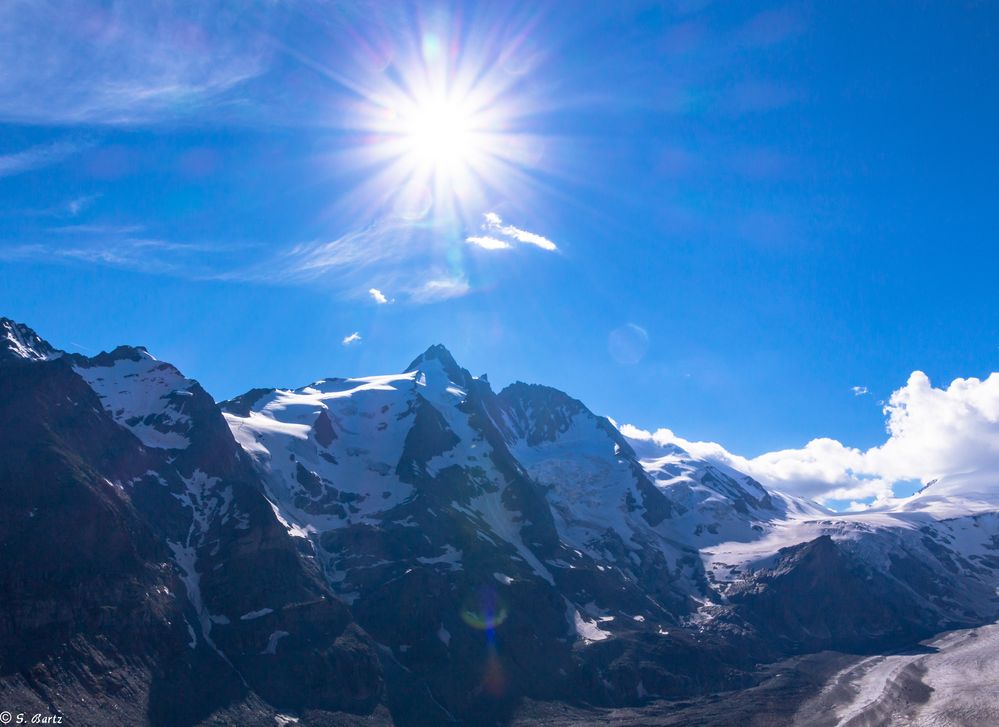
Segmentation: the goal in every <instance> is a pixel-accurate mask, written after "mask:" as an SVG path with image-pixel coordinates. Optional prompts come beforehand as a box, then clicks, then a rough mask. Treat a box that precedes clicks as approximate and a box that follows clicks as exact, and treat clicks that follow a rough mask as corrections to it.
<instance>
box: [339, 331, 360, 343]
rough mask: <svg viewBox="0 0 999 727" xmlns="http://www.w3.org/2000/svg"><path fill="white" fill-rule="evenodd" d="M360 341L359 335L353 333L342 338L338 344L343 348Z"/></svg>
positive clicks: (355, 332)
mask: <svg viewBox="0 0 999 727" xmlns="http://www.w3.org/2000/svg"><path fill="white" fill-rule="evenodd" d="M360 340H361V334H360V333H358V332H357V331H354V332H353V333H351V334H350V335H349V336H344V337H343V340H342V341H341V342H340V343H342V344H343V345H344V346H350V345H352V344H355V343H357V342H358V341H360Z"/></svg>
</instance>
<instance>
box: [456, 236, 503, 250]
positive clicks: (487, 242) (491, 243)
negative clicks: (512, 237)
mask: <svg viewBox="0 0 999 727" xmlns="http://www.w3.org/2000/svg"><path fill="white" fill-rule="evenodd" d="M465 242H467V243H468V244H469V245H476V246H478V247H481V248H482V249H483V250H508V249H509V248H511V247H513V246H512V245H511V244H510V243H509V242H507V241H506V240H498V239H497V238H495V237H489V236H486V235H481V236H480V235H473V236H472V237H466V238H465Z"/></svg>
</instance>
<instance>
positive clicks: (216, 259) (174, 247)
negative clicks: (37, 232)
mask: <svg viewBox="0 0 999 727" xmlns="http://www.w3.org/2000/svg"><path fill="white" fill-rule="evenodd" d="M77 227H84V228H85V229H84V230H74V229H73V228H72V226H71V227H69V228H63V229H60V230H59V232H61V233H64V234H60V235H59V238H60V239H59V240H58V241H45V242H36V243H25V244H15V245H5V246H0V260H4V261H9V262H31V263H60V262H61V263H77V264H79V263H84V264H90V265H100V266H106V267H114V268H121V269H123V270H132V271H135V272H140V273H148V274H153V275H169V276H173V277H179V278H187V279H192V280H205V279H211V278H216V277H218V276H217V274H216V273H215V272H214V270H213V266H216V265H227V266H230V267H231V266H232V264H233V260H234V259H237V258H238V257H240V256H241V255H244V254H245V252H246V250H247V248H248V246H247V245H237V244H228V245H227V244H220V243H188V242H176V241H172V240H161V239H156V238H151V237H146V238H143V237H130V236H126V237H122V236H121V235H120V230H121V229H130V228H127V227H123V228H119V229H116V228H114V227H107V228H101V227H99V226H90V227H87V226H84V225H79V226H77ZM57 229H58V228H57ZM102 230H103V231H102Z"/></svg>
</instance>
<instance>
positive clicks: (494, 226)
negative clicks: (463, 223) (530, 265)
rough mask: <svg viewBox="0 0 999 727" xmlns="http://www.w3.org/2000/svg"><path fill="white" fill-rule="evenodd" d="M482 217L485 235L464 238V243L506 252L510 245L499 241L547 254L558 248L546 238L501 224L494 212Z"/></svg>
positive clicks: (500, 219) (501, 220) (501, 221)
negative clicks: (527, 246) (512, 242)
mask: <svg viewBox="0 0 999 727" xmlns="http://www.w3.org/2000/svg"><path fill="white" fill-rule="evenodd" d="M482 217H483V219H484V220H485V222H483V223H482V231H483V232H485V233H486V234H484V235H472V236H470V237H466V238H465V242H467V243H469V244H470V245H477V246H478V247H481V248H482V249H484V250H507V249H509V248H511V247H512V245H511V244H510V243H509V242H508V241H507V240H503V239H501V238H503V237H506V238H508V239H510V240H514V241H516V242H520V243H524V244H525V245H534V246H536V247H540V248H541V249H542V250H548V251H549V252H554V251H555V250H558V246H557V245H556V244H555V243H554V242H552V241H551V240H549V239H548V238H547V237H544V236H542V235H539V234H537V233H536V232H528V231H527V230H522V229H521V228H519V227H514V226H513V225H505V224H503V219H502V218H501V217H500V216H499V215H498V214H496V213H495V212H486V213H485V214H484V215H482Z"/></svg>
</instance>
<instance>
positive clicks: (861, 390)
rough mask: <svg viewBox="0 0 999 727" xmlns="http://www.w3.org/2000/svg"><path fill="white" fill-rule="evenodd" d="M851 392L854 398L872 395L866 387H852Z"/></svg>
mask: <svg viewBox="0 0 999 727" xmlns="http://www.w3.org/2000/svg"><path fill="white" fill-rule="evenodd" d="M850 391H852V392H853V395H854V396H866V395H867V394H869V393H871V392H870V391H868V389H867V387H866V386H851V387H850Z"/></svg>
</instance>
